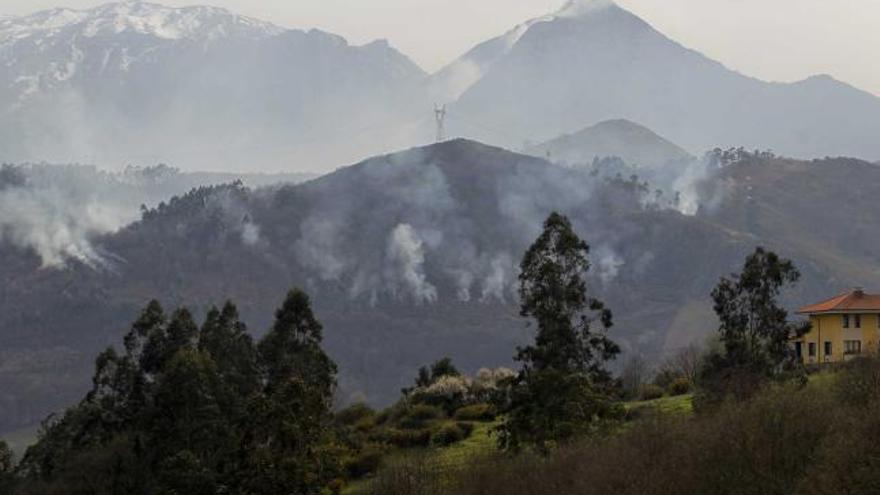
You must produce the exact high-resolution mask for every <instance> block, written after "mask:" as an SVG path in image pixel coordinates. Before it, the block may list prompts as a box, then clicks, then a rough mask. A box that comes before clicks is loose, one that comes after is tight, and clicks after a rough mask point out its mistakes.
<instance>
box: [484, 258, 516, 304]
mask: <svg viewBox="0 0 880 495" xmlns="http://www.w3.org/2000/svg"><path fill="white" fill-rule="evenodd" d="M515 277H516V273H515V270H514V266H513V259H512V258H511V257H510V255H508V254H506V253H502V254H499V255H497V256H496V257H495V258H493V259H492V262H491V263H490V265H489V274H488V275H487V276H486V278H485V280H483V293H482V296H481V298H480V300H481V301H483V302H487V301H491V300H493V299H494V300H496V301H498V302H502V303H504V302H507V297H506V293H507V292H508V291H509V290H510V289H511V288H512V287H513V280H514V279H515Z"/></svg>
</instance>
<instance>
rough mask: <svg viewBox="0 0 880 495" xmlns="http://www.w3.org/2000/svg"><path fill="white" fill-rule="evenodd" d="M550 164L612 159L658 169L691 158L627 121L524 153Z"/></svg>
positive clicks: (602, 124) (613, 122) (612, 122)
mask: <svg viewBox="0 0 880 495" xmlns="http://www.w3.org/2000/svg"><path fill="white" fill-rule="evenodd" d="M525 153H527V154H529V155H534V156H540V157H546V158H548V159H549V160H551V161H554V162H562V163H567V164H572V165H574V164H580V165H587V164H590V163H592V162H593V160H594V159H596V158H600V159H601V158H605V157H612V156H616V157H618V158H620V159H622V160H623V161H624V162H626V163H628V164H630V165H635V166H641V167H648V168H660V167H663V166H664V165H667V164H670V163H680V162H685V161H690V160H694V159H695V158H694V157H693V156H692V155H691V154H690V153H688V152H687V151H685V150H684V149H682V148H681V147H680V146H678V145H676V144H675V143H672V142H670V141H668V140H666V139H664V138H662V137H661V136H658V135H657V134H655V133H654V132H653V131H651V130H650V129H648V128H646V127H644V126H641V125H639V124H636V123H635V122H630V121H628V120H623V119H618V120H606V121H604V122H599V123H598V124H596V125H594V126H591V127H587V128H586V129H582V130H580V131H578V132H575V133H573V134H565V135H563V136H560V137H558V138H555V139H551V140H550V141H547V142H545V143H541V144H538V145H535V146H532V147H530V148H527V149H526V150H525Z"/></svg>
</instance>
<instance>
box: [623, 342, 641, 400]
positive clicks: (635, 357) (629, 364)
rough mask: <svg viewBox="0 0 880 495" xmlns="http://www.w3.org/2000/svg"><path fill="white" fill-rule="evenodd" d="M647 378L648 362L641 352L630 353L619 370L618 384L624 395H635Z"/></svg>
mask: <svg viewBox="0 0 880 495" xmlns="http://www.w3.org/2000/svg"><path fill="white" fill-rule="evenodd" d="M647 378H648V362H647V361H645V357H644V356H642V354H641V353H635V354H632V355H631V356H630V357H629V359H627V360H626V363H625V364H624V365H623V370H622V371H621V372H620V384H621V386H622V387H623V392H624V394H625V396H626V397H630V398H632V397H636V396H638V395H639V392H640V391H641V389H642V385H644V384H645V382H646V381H647Z"/></svg>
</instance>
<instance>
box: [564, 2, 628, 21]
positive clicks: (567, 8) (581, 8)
mask: <svg viewBox="0 0 880 495" xmlns="http://www.w3.org/2000/svg"><path fill="white" fill-rule="evenodd" d="M616 6H617V4H616V3H614V0H568V2H566V4H565V5H564V6H563V7H562V9H560V10H559V11H558V12H556V15H555V17H581V16H584V15H588V14H592V13H593V12H597V11H600V10H605V9H607V8H610V7H616Z"/></svg>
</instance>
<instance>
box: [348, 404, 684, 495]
mask: <svg viewBox="0 0 880 495" xmlns="http://www.w3.org/2000/svg"><path fill="white" fill-rule="evenodd" d="M693 399H694V398H693V394H684V395H678V396H675V397H661V398H659V399H654V400H647V401H634V402H627V403H626V404H625V405H624V407H625V408H626V410H627V413H628V416H630V417H631V418H633V420H635V421H637V420H638V418H641V417H644V416H646V415H648V414H655V413H660V414H684V415H688V414H692V413H693V410H694V408H693ZM498 424H499V421H494V422H491V423H474V431H473V432H472V433H471V435H470V436H469V437H468V438H466V439H464V440H462V441H461V442H458V443H455V444H452V445H450V446H449V447H441V448H438V447H431V448H427V449H401V450H397V451H394V452H392V453H391V454H389V455H388V457H386V459H385V462H386V463H389V464H390V463H394V462H396V461H400V460H403V459H406V458H408V457H409V456H416V455H419V456H427V459H429V460H430V461H431V462H435V463H437V464H438V465H440V466H443V467H444V468H449V469H450V470H453V471H454V469H455V468H458V467H463V466H465V465H466V464H467V463H468V462H470V461H472V460H473V459H475V458H478V457H481V456H489V455H491V454H492V453H494V452H495V449H496V443H495V442H496V438H495V437H494V436H492V435H491V434H490V432H491V430H492V429H493V428H494V427H496V426H497V425H498ZM631 424H632V422H630V423H629V425H624V426H623V429H626V428H628V427H629V426H631ZM369 483H370V479H369V478H367V479H363V480H358V481H355V482H352V483H351V484H350V485H348V486H347V487H346V489H345V490H343V492H342V493H343V494H344V495H360V494H363V493H367V491H368V488H369Z"/></svg>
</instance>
